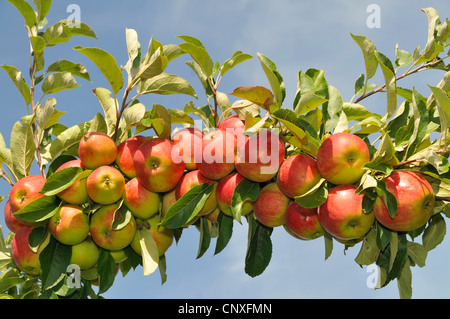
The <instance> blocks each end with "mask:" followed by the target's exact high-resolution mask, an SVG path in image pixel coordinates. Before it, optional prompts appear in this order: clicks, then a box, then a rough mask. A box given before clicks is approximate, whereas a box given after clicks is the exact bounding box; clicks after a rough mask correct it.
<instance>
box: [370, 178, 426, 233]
mask: <svg viewBox="0 0 450 319" xmlns="http://www.w3.org/2000/svg"><path fill="white" fill-rule="evenodd" d="M384 181H385V183H386V188H387V190H388V191H390V192H391V193H392V194H393V195H394V196H395V198H396V200H397V212H396V213H395V216H394V218H392V217H391V216H390V215H389V211H388V210H387V208H386V205H385V204H384V201H383V200H382V199H381V197H378V198H377V199H376V200H375V204H374V206H373V213H374V214H375V218H376V219H377V220H378V221H379V222H380V223H381V224H382V225H384V226H385V227H387V228H389V229H391V230H395V231H402V232H407V231H412V230H415V229H417V228H419V227H421V226H423V225H425V223H426V222H427V221H428V220H429V219H430V217H431V216H432V214H433V209H434V205H435V196H434V191H433V189H432V187H431V185H430V183H429V182H428V181H427V180H426V179H425V178H424V177H423V176H422V175H420V174H418V173H416V172H413V171H394V172H393V173H392V174H391V175H389V176H388V177H387V178H385V179H384Z"/></svg>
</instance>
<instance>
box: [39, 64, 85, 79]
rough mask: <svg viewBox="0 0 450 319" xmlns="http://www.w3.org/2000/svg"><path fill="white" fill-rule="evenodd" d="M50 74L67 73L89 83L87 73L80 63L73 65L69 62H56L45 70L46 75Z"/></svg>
mask: <svg viewBox="0 0 450 319" xmlns="http://www.w3.org/2000/svg"><path fill="white" fill-rule="evenodd" d="M51 72H69V73H70V74H72V75H75V76H78V77H80V78H82V79H85V80H88V81H90V80H91V79H90V76H89V73H88V72H87V70H86V67H85V66H84V65H82V64H80V63H74V62H72V61H69V60H58V61H56V62H55V63H53V64H52V65H50V66H49V67H48V68H47V72H46V73H51Z"/></svg>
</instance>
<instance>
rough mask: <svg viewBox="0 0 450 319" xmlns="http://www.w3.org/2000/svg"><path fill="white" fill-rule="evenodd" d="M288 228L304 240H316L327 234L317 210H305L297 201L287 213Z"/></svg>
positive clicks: (292, 203)
mask: <svg viewBox="0 0 450 319" xmlns="http://www.w3.org/2000/svg"><path fill="white" fill-rule="evenodd" d="M286 228H288V229H289V230H290V231H292V233H294V234H295V235H296V236H295V237H299V238H300V239H303V240H310V239H316V238H319V237H321V236H323V235H324V234H325V230H324V229H323V227H322V225H321V224H320V222H319V216H318V214H317V208H305V207H302V206H300V205H299V204H298V203H297V202H295V201H293V202H291V203H290V204H289V206H288V209H287V211H286Z"/></svg>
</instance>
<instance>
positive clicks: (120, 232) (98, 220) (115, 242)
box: [89, 204, 136, 250]
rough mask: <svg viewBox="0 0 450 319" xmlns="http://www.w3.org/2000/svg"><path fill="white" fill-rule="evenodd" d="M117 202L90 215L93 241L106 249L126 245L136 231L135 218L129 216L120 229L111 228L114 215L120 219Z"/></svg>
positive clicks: (114, 248)
mask: <svg viewBox="0 0 450 319" xmlns="http://www.w3.org/2000/svg"><path fill="white" fill-rule="evenodd" d="M117 208H118V205H117V204H112V205H106V206H102V207H101V208H99V209H98V210H97V211H95V212H94V213H93V214H92V216H91V222H90V228H89V231H90V234H91V237H92V239H93V240H94V242H95V243H96V244H97V245H98V246H100V247H101V248H104V249H106V250H120V249H123V248H125V247H127V246H128V245H129V244H130V243H131V241H132V240H133V238H134V235H135V233H136V220H135V218H134V217H133V216H131V218H130V220H129V222H128V224H126V225H125V226H123V227H122V228H120V229H113V228H112V226H113V222H114V216H115V217H116V219H120V218H119V217H120V216H117V215H118V212H116V210H117Z"/></svg>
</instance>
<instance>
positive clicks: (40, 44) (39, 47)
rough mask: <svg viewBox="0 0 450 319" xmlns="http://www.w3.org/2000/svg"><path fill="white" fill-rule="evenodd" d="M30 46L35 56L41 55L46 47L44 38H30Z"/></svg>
mask: <svg viewBox="0 0 450 319" xmlns="http://www.w3.org/2000/svg"><path fill="white" fill-rule="evenodd" d="M30 44H31V48H32V50H33V54H35V55H39V54H41V53H42V52H43V51H44V49H45V47H46V46H47V44H46V43H45V40H44V38H42V37H40V36H32V37H30Z"/></svg>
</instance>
